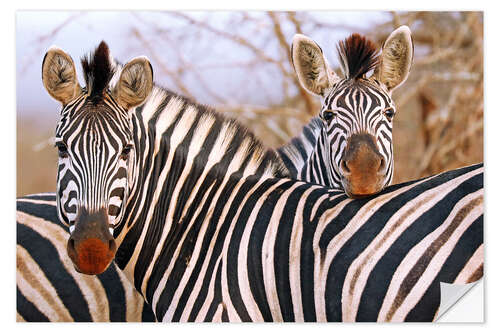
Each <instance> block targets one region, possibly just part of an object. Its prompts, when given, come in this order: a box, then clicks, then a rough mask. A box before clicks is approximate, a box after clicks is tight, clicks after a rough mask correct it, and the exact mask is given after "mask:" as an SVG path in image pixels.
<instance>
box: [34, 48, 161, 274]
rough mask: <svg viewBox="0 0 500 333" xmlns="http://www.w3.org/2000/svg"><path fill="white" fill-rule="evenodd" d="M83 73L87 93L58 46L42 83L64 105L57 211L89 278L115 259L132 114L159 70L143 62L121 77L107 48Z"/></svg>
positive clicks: (126, 183) (85, 63)
mask: <svg viewBox="0 0 500 333" xmlns="http://www.w3.org/2000/svg"><path fill="white" fill-rule="evenodd" d="M82 67H83V71H84V77H85V83H86V87H84V88H82V87H80V85H79V83H78V79H77V76H76V70H75V65H74V63H73V60H72V59H71V57H70V56H69V55H68V54H66V53H65V52H64V51H62V50H61V49H59V48H56V47H51V48H50V49H49V50H48V52H47V53H46V55H45V58H44V60H43V64H42V81H43V84H44V86H45V88H46V89H47V91H48V93H49V94H50V95H51V96H52V97H53V98H54V99H56V100H57V101H59V102H60V103H61V104H62V110H61V118H60V120H59V122H58V124H57V126H56V134H55V145H56V147H57V149H58V151H59V167H58V174H57V208H58V209H57V210H58V215H59V219H61V221H62V222H63V223H65V224H67V225H69V229H70V234H71V235H70V238H69V240H68V244H67V250H68V255H69V257H70V258H71V260H72V261H73V263H74V265H75V268H76V269H77V270H78V271H80V272H81V273H85V274H99V273H102V272H103V271H104V270H105V269H106V268H107V267H108V265H109V264H110V263H111V260H112V259H113V257H114V255H115V252H116V243H115V241H114V238H113V228H114V227H116V226H117V225H118V224H119V223H120V221H121V220H122V217H123V214H124V210H125V209H124V205H125V203H126V201H127V196H128V193H129V189H130V187H131V184H129V182H130V181H129V178H130V171H131V170H129V169H132V168H133V164H134V162H133V159H134V156H135V154H134V146H133V133H132V124H131V110H132V109H133V108H134V107H135V106H138V105H139V104H141V103H142V102H144V100H145V99H146V97H147V96H148V95H149V93H150V92H151V89H152V86H153V72H152V68H151V65H150V63H149V61H148V60H147V59H146V58H144V57H139V58H135V59H133V60H131V61H130V62H129V63H127V64H126V65H125V66H123V68H122V69H121V71H120V73H117V72H116V68H117V67H118V66H116V65H115V64H114V62H113V60H112V58H111V56H110V53H109V49H108V46H107V45H106V43H104V42H101V44H100V45H99V46H98V47H97V49H96V50H95V52H94V53H93V54H90V55H89V56H88V57H86V58H83V59H82ZM110 82H113V84H111V83H110Z"/></svg>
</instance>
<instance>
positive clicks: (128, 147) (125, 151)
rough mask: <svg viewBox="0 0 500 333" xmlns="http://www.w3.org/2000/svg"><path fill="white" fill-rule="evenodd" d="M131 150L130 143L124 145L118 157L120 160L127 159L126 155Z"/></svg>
mask: <svg viewBox="0 0 500 333" xmlns="http://www.w3.org/2000/svg"><path fill="white" fill-rule="evenodd" d="M131 150H132V145H126V146H125V147H124V148H123V150H122V154H121V155H120V158H121V159H122V160H126V159H128V156H129V155H130V151H131Z"/></svg>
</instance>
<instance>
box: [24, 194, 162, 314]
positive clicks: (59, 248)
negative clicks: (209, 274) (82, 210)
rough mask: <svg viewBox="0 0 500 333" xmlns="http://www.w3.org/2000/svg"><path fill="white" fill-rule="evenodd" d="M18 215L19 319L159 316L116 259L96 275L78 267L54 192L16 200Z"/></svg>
mask: <svg viewBox="0 0 500 333" xmlns="http://www.w3.org/2000/svg"><path fill="white" fill-rule="evenodd" d="M16 219H17V251H16V256H17V320H18V321H96V322H109V321H132V322H137V321H155V318H154V314H153V312H152V310H151V308H150V307H149V306H148V305H147V303H145V302H144V298H143V297H142V296H141V295H140V294H139V293H138V292H137V291H136V290H135V288H134V287H133V285H131V284H130V282H129V281H128V280H127V278H126V277H125V275H124V274H123V272H122V271H121V270H120V269H118V268H117V267H116V265H115V264H112V265H111V266H110V267H109V268H108V269H107V270H106V272H104V273H103V274H101V275H99V276H97V277H94V276H88V275H83V274H80V273H78V272H76V271H75V270H74V268H73V264H72V263H71V260H70V259H69V258H68V255H67V252H66V244H67V241H68V238H69V233H68V230H67V229H68V228H67V226H65V225H64V224H62V223H61V222H60V221H59V218H58V217H57V210H56V196H55V194H54V193H44V194H39V195H30V196H27V197H23V198H19V199H17V214H16Z"/></svg>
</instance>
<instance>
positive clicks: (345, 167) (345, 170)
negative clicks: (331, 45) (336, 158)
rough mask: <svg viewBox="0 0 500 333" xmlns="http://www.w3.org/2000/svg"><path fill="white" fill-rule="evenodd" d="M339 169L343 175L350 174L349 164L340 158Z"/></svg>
mask: <svg viewBox="0 0 500 333" xmlns="http://www.w3.org/2000/svg"><path fill="white" fill-rule="evenodd" d="M340 170H341V171H342V174H343V175H344V176H348V175H350V174H351V169H349V166H348V165H347V162H346V160H344V159H342V161H341V162H340Z"/></svg>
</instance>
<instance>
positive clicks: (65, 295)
mask: <svg viewBox="0 0 500 333" xmlns="http://www.w3.org/2000/svg"><path fill="white" fill-rule="evenodd" d="M17 244H19V245H20V246H22V247H24V248H25V249H26V250H27V251H28V252H29V253H30V255H31V256H32V257H33V259H34V260H35V261H36V262H37V263H38V265H39V267H40V268H41V269H42V271H43V273H44V274H45V276H46V277H47V279H48V280H49V281H50V282H51V283H52V285H53V286H54V289H55V290H56V291H57V293H58V296H59V297H60V299H61V301H62V302H63V304H64V305H65V306H66V308H67V309H68V311H69V313H70V314H71V316H72V317H73V319H74V320H75V321H85V322H86V321H92V318H91V316H90V313H89V307H88V304H87V302H86V301H85V299H84V297H83V294H82V292H81V290H80V288H79V287H78V285H77V284H76V282H75V280H74V279H73V277H72V276H71V275H70V274H69V273H68V272H67V271H66V268H65V267H64V266H63V265H62V261H61V258H60V257H59V253H58V252H57V250H56V248H55V247H54V246H53V245H52V244H51V243H50V241H49V240H47V239H45V238H43V237H42V236H41V235H40V234H38V233H37V232H35V231H34V230H32V229H30V228H29V227H27V226H25V225H22V224H20V223H17Z"/></svg>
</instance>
